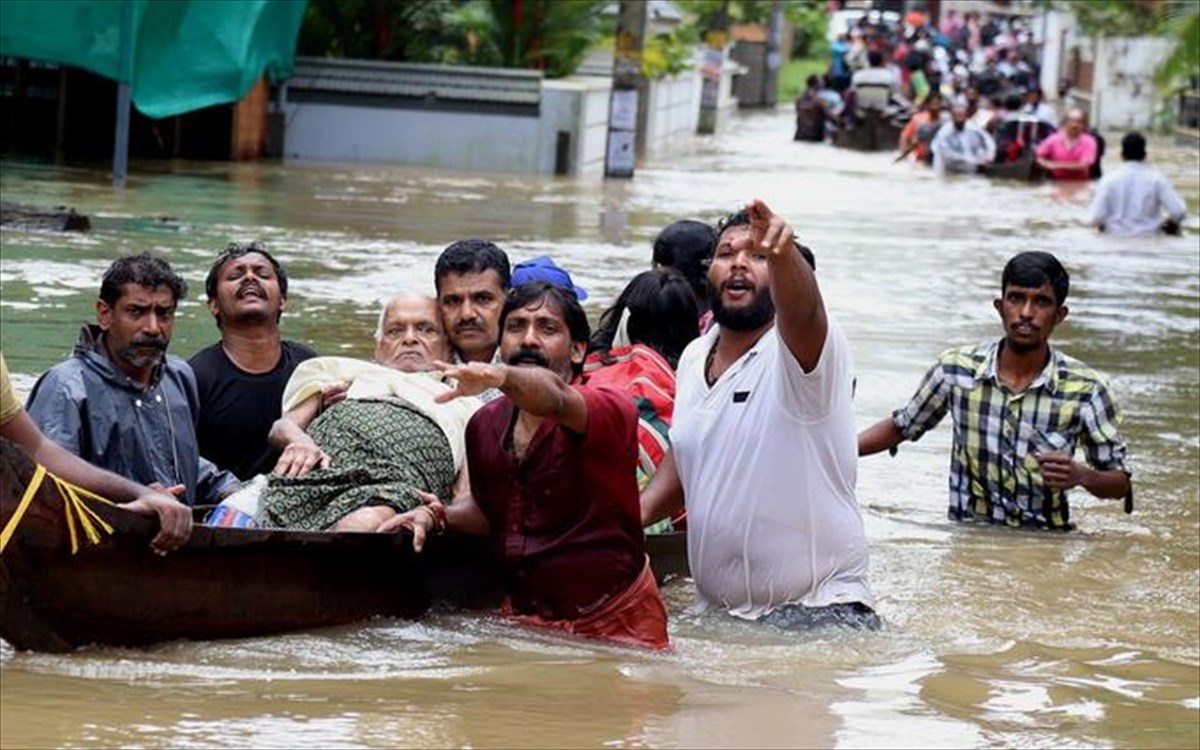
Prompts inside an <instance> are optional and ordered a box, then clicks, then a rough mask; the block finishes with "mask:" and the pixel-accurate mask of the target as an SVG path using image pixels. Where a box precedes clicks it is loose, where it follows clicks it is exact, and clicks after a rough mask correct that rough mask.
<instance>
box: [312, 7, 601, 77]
mask: <svg viewBox="0 0 1200 750" xmlns="http://www.w3.org/2000/svg"><path fill="white" fill-rule="evenodd" d="M606 4H607V3H606V2H605V1H604V0H570V1H569V2H562V1H560V0H309V5H308V8H307V10H306V12H305V19H304V25H303V27H302V28H301V30H300V44H299V51H300V54H302V55H317V56H329V57H354V58H362V59H368V60H396V61H406V62H421V63H453V64H462V65H492V66H500V67H514V68H536V69H538V70H543V71H545V72H546V75H547V76H548V77H551V78H555V77H560V76H565V75H570V74H571V73H572V72H573V71H574V70H575V68H577V67H578V66H579V64H580V63H581V62H582V61H583V58H584V57H585V56H586V55H587V52H588V50H589V49H590V48H591V46H592V45H593V44H595V43H596V41H597V40H598V39H599V38H600V36H601V33H602V25H603V22H602V20H601V16H600V14H601V11H603V9H604V7H605V5H606Z"/></svg>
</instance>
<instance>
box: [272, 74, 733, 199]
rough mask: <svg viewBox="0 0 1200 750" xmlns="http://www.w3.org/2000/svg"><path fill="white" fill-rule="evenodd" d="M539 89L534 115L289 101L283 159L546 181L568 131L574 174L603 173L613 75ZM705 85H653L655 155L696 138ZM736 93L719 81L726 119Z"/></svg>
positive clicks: (677, 79)
mask: <svg viewBox="0 0 1200 750" xmlns="http://www.w3.org/2000/svg"><path fill="white" fill-rule="evenodd" d="M541 86H542V88H541V104H540V107H539V110H540V111H539V113H538V115H537V116H521V115H501V114H495V113H489V112H487V111H486V110H481V111H478V112H471V111H465V112H457V111H455V112H450V111H441V110H429V109H422V108H421V107H420V105H419V104H417V105H415V106H412V107H405V108H392V107H387V106H377V107H368V106H355V105H341V104H326V103H319V104H318V103H312V102H301V101H294V100H287V101H286V103H285V105H284V112H285V122H286V123H287V124H286V126H285V135H284V158H285V159H289V160H315V161H340V162H376V163H396V164H410V165H414V166H423V167H435V168H443V169H463V170H472V171H486V172H518V173H525V174H547V175H548V174H554V171H555V157H556V145H557V140H558V133H559V132H560V131H566V132H568V133H570V149H569V160H568V162H569V163H568V165H567V167H568V173H569V174H575V175H582V174H591V173H594V172H601V171H603V167H604V151H605V146H606V143H607V134H608V108H609V97H610V95H611V92H612V79H611V77H602V76H572V77H570V78H564V79H560V80H554V81H542V84H541ZM700 86H701V82H700V75H699V73H697V72H696V71H694V70H693V71H687V72H685V73H682V74H680V75H678V76H673V77H670V78H664V79H661V80H659V81H654V82H652V83H651V84H650V86H649V94H648V97H647V104H646V106H647V107H648V108H649V111H648V119H647V133H646V135H647V142H646V153H647V154H648V155H654V154H656V153H657V152H659V151H661V150H663V149H666V148H667V147H668V146H669V145H673V144H677V143H678V142H679V140H680V139H681V138H684V137H692V136H694V135H695V133H696V124H697V121H698V120H699V117H700ZM731 86H732V69H731V71H730V72H729V73H728V74H727V75H726V76H725V77H724V79H723V80H722V86H721V91H722V102H721V103H722V105H723V109H722V112H721V115H720V117H721V119H722V120H724V118H726V117H728V116H730V114H731V113H732V111H733V109H734V107H735V106H736V100H733V99H732V98H731V97H730V95H729V92H730V90H731Z"/></svg>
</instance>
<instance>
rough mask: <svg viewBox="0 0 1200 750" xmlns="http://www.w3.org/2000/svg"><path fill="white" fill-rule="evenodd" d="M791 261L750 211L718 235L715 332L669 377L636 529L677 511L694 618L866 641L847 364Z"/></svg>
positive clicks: (770, 217)
mask: <svg viewBox="0 0 1200 750" xmlns="http://www.w3.org/2000/svg"><path fill="white" fill-rule="evenodd" d="M798 247H799V245H798V244H797V243H796V242H795V240H794V233H793V231H792V228H791V227H790V226H789V225H788V224H787V222H785V221H784V220H783V219H781V218H780V217H778V216H776V215H775V214H774V213H772V212H771V210H770V209H769V208H768V207H767V206H766V205H765V204H764V203H762V202H761V201H758V200H755V201H752V202H751V203H750V204H749V205H748V206H747V207H746V209H745V210H744V211H740V212H738V213H736V214H734V215H732V216H731V217H729V218H727V219H726V220H724V221H723V222H721V224H720V225H718V236H717V242H716V247H715V248H714V250H713V254H712V258H711V264H710V266H709V273H708V280H709V287H710V291H709V295H710V303H711V306H712V310H713V317H714V319H715V321H716V325H714V326H713V327H712V328H711V329H710V330H709V331H708V333H706V334H705V335H703V336H701V337H700V338H699V339H696V340H695V341H693V342H692V343H691V344H690V345H689V346H688V348H687V349H686V350H685V351H684V353H683V356H682V358H681V359H680V361H679V370H678V390H677V393H676V397H675V418H674V422H673V424H672V427H671V444H672V453H671V454H669V455H668V456H667V458H666V459H665V460H664V462H663V463H662V465H661V466H660V467H659V470H658V473H657V474H655V477H654V479H653V480H652V481H651V483H650V486H649V487H647V488H646V490H645V492H644V493H643V494H642V521H643V523H644V524H646V525H649V524H650V523H653V522H655V521H657V520H658V519H660V518H662V517H664V516H666V515H667V514H668V513H671V512H672V511H675V510H677V509H678V508H679V507H680V506H682V505H686V507H687V512H688V515H687V518H688V560H689V563H690V565H691V571H692V577H693V579H694V580H695V582H696V589H697V593H698V595H699V600H700V604H701V606H702V608H710V607H715V608H719V609H723V610H726V611H728V612H729V613H730V614H732V615H735V616H737V617H742V618H745V619H757V620H761V621H765V622H768V623H773V624H776V625H780V626H783V627H796V626H807V625H820V624H825V623H833V622H836V623H844V624H849V625H855V626H859V627H868V628H874V627H878V624H879V618H878V617H877V616H876V614H875V612H874V610H873V609H872V608H871V606H872V595H871V590H870V587H869V585H868V583H867V540H866V534H865V532H864V530H863V522H862V516H861V515H860V514H859V510H858V504H857V502H856V500H855V496H854V485H855V479H856V473H857V458H856V453H857V442H856V435H855V429H854V415H853V403H852V396H853V379H852V375H851V372H852V367H851V362H850V350H849V345H848V343H847V341H846V337H845V334H843V333H842V330H841V328H840V327H839V326H838V325H837V323H836V322H835V321H833V320H832V319H831V318H830V317H829V316H828V315H827V313H826V312H825V305H824V303H823V302H822V300H821V292H820V289H819V288H818V286H817V280H816V277H815V276H814V274H813V269H812V266H811V261H809V262H805V261H806V257H807V258H811V254H808V255H807V256H805V255H804V253H805V252H806V250H801V252H797V248H798ZM772 300H787V304H786V305H782V306H780V307H779V309H778V310H776V308H775V305H774V304H773V302H772Z"/></svg>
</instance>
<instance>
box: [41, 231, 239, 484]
mask: <svg viewBox="0 0 1200 750" xmlns="http://www.w3.org/2000/svg"><path fill="white" fill-rule="evenodd" d="M186 294H187V285H186V284H185V283H184V281H183V279H182V278H180V277H179V275H178V274H176V273H175V272H174V271H173V270H171V267H170V266H169V265H167V263H166V261H164V260H162V259H161V258H157V257H154V256H152V255H149V254H147V253H143V254H141V255H133V256H128V257H124V258H120V259H118V260H117V261H115V262H114V263H113V264H112V265H111V266H109V268H108V271H107V272H106V273H105V274H104V280H103V281H102V282H101V284H100V298H99V299H98V300H96V318H97V322H98V325H89V326H84V327H83V330H82V331H80V335H79V341H78V343H77V344H76V345H75V353H74V356H72V357H71V359H68V360H67V361H66V362H63V363H61V364H58V365H55V366H54V367H52V368H50V370H48V371H47V372H46V373H45V374H44V375H42V377H41V378H40V379H39V380H38V382H37V384H36V385H34V387H33V392H32V393H31V394H30V396H29V416H30V417H31V418H32V419H33V421H34V423H35V424H37V426H38V427H39V428H40V429H41V430H42V432H43V433H45V435H46V437H48V438H50V439H51V440H53V441H54V442H56V443H58V444H59V445H61V446H62V447H63V448H66V449H67V450H68V451H70V452H72V453H74V454H75V455H77V456H79V457H80V458H82V459H84V460H86V461H89V462H91V463H93V464H95V465H96V466H99V467H101V468H103V469H108V470H109V471H111V472H113V473H114V474H119V475H121V476H123V477H128V478H129V479H132V480H133V481H135V482H140V483H141V484H145V485H149V486H151V487H154V486H156V485H157V486H161V487H165V488H168V489H169V490H170V491H171V492H172V494H174V495H175V496H177V497H179V498H180V499H181V500H182V501H183V502H184V503H185V504H187V505H195V504H196V503H205V504H208V503H217V502H219V501H220V499H221V498H222V497H224V496H225V495H227V494H229V493H230V492H232V491H234V490H236V489H237V488H238V486H239V484H238V480H237V478H236V477H234V476H233V475H232V474H230V473H229V472H227V471H222V470H220V469H218V468H217V467H216V466H215V465H213V463H212V462H211V461H208V460H207V459H204V458H201V457H200V452H199V450H198V448H197V444H196V428H195V425H196V418H197V412H198V411H199V408H200V406H199V399H198V398H197V396H196V379H195V375H194V374H193V373H192V368H190V367H189V366H188V365H187V363H186V362H184V361H183V360H182V359H179V358H177V357H173V356H171V355H169V354H167V353H166V352H167V346H168V345H169V344H170V342H171V329H172V328H173V327H174V324H175V308H176V306H177V305H178V303H179V300H180V298H182V297H183V296H185V295H186Z"/></svg>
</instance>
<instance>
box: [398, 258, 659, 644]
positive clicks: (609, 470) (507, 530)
mask: <svg viewBox="0 0 1200 750" xmlns="http://www.w3.org/2000/svg"><path fill="white" fill-rule="evenodd" d="M500 330H501V341H500V346H501V354H502V356H503V358H504V363H503V364H492V363H484V362H471V363H469V364H465V365H447V364H444V363H443V365H442V370H443V372H444V373H445V375H447V376H448V377H451V378H454V379H456V380H457V381H458V385H457V388H456V389H455V390H454V391H453V392H450V393H447V394H445V395H444V396H440V397H439V400H449V399H452V398H456V397H462V396H474V395H476V394H478V393H480V392H482V391H484V390H486V389H489V388H496V389H498V390H500V391H501V392H502V393H503V397H501V398H498V399H495V400H493V401H491V402H489V403H488V404H487V405H485V406H484V407H483V408H482V409H480V410H479V411H478V412H477V413H476V414H475V416H474V417H472V419H471V422H470V424H469V425H468V427H467V455H468V467H469V470H470V477H471V493H470V494H469V495H467V496H460V497H456V498H455V499H454V502H452V503H451V504H450V505H442V504H441V503H440V502H438V501H437V500H436V499H434V498H429V499H428V503H427V504H426V505H425V506H423V507H421V508H418V509H416V510H414V511H410V512H409V513H405V514H402V515H401V516H398V517H396V518H395V519H392V521H389V522H388V523H385V524H383V525H382V526H381V527H380V529H379V530H380V531H395V530H398V529H400V528H407V529H409V530H411V532H412V534H413V546H414V548H416V549H417V550H420V549H421V548H422V546H423V544H424V540H425V537H426V535H427V534H429V533H430V532H432V531H434V530H437V531H441V530H444V529H451V530H454V531H459V532H463V533H470V534H478V535H491V536H492V537H493V539H494V541H495V544H496V548H497V549H498V551H499V553H500V557H501V560H502V561H503V562H502V564H503V567H504V572H505V585H506V589H507V600H506V603H505V605H504V607H503V609H502V611H503V612H504V613H505V614H509V615H512V616H513V617H515V619H516V620H517V621H518V622H521V623H523V624H529V625H535V626H539V627H548V628H554V629H557V630H561V631H564V632H567V633H571V634H574V635H578V636H583V637H588V638H599V639H604V640H609V641H613V642H616V643H621V644H624V645H631V646H639V647H645V648H653V649H665V648H668V647H669V643H668V640H667V627H666V620H667V617H666V610H665V608H664V606H663V603H662V599H661V598H660V597H659V594H658V587H657V585H656V584H655V581H654V576H653V574H652V573H651V571H650V567H649V564H648V560H647V558H646V552H645V537H644V535H643V533H642V526H641V523H640V519H639V515H640V514H639V509H638V491H637V479H636V471H635V469H636V464H637V444H636V428H637V412H636V410H635V408H634V406H633V403H632V402H631V400H630V399H629V397H628V396H627V395H626V394H625V393H623V392H620V391H616V390H610V389H608V388H589V387H588V386H587V385H586V384H579V383H575V382H573V381H574V380H575V378H576V377H577V376H578V373H579V371H580V370H581V368H582V365H583V359H584V354H585V352H586V349H587V342H588V338H589V334H590V330H589V326H588V322H587V316H586V314H585V313H584V312H583V308H582V307H580V305H579V302H578V300H577V299H576V298H575V295H574V294H573V293H572V292H571V291H568V290H564V289H561V288H559V287H556V286H554V285H551V284H548V283H544V282H532V283H529V284H524V285H521V286H519V287H517V288H516V289H514V290H513V291H512V292H511V293H510V294H509V296H508V298H507V299H506V301H505V303H504V308H503V311H502V312H501V318H500ZM568 383H570V384H568Z"/></svg>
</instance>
